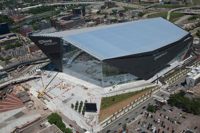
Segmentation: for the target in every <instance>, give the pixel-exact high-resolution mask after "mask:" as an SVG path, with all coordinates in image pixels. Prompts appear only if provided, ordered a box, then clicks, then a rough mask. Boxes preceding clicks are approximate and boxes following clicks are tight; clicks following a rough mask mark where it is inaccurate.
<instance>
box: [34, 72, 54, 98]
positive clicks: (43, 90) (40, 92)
mask: <svg viewBox="0 0 200 133" xmlns="http://www.w3.org/2000/svg"><path fill="white" fill-rule="evenodd" d="M57 75H58V72H57V73H56V74H55V75H54V76H53V78H52V79H51V80H50V81H49V83H48V84H47V85H46V87H44V82H43V78H42V76H41V80H42V85H43V89H42V90H41V91H38V96H37V97H38V98H42V97H43V96H44V94H45V91H46V89H47V88H48V86H49V85H50V84H51V82H52V81H53V80H54V79H55V77H56V76H57Z"/></svg>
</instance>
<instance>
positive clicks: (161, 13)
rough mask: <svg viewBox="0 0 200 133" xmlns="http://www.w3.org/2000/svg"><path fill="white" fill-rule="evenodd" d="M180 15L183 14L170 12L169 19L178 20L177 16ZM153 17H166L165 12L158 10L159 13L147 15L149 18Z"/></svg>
mask: <svg viewBox="0 0 200 133" xmlns="http://www.w3.org/2000/svg"><path fill="white" fill-rule="evenodd" d="M182 16H184V14H182V13H176V12H173V13H171V16H170V21H171V22H175V21H176V20H178V18H180V17H182ZM155 17H162V18H164V19H166V18H167V12H159V13H155V14H151V15H149V18H155Z"/></svg>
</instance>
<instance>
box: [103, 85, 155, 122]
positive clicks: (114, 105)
mask: <svg viewBox="0 0 200 133" xmlns="http://www.w3.org/2000/svg"><path fill="white" fill-rule="evenodd" d="M152 88H154V87H149V88H146V89H143V90H140V91H136V92H129V93H124V94H120V95H115V96H111V97H104V98H102V99H101V109H100V115H99V121H103V120H104V119H106V118H107V117H109V116H110V115H112V114H113V113H115V112H116V111H118V110H120V109H122V108H123V107H125V106H127V105H128V104H130V103H131V102H133V101H135V100H136V99H137V98H139V97H141V96H142V95H144V94H145V93H147V92H148V91H150V90H151V89H152Z"/></svg>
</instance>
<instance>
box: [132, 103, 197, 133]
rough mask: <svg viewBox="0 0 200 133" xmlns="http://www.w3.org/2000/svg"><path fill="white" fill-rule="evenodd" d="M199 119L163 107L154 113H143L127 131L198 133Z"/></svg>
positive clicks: (166, 106)
mask: <svg viewBox="0 0 200 133" xmlns="http://www.w3.org/2000/svg"><path fill="white" fill-rule="evenodd" d="M199 119H200V117H199V116H194V115H192V114H188V113H184V112H182V110H180V109H177V108H175V107H170V106H169V105H164V106H162V108H161V109H159V110H158V111H157V112H156V113H149V112H145V113H144V116H143V117H142V118H141V119H138V120H137V121H135V122H134V123H132V124H130V125H128V129H129V132H130V133H136V132H138V133H141V132H143V133H152V132H157V133H180V132H183V131H186V130H187V129H190V130H191V131H194V132H196V133H199V132H200V121H199Z"/></svg>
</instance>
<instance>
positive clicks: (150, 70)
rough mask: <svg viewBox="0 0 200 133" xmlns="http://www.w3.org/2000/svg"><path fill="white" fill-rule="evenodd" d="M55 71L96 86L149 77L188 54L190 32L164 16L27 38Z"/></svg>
mask: <svg viewBox="0 0 200 133" xmlns="http://www.w3.org/2000/svg"><path fill="white" fill-rule="evenodd" d="M30 38H31V40H32V41H33V42H35V44H36V45H37V46H38V47H39V48H40V49H41V50H42V51H43V52H44V53H45V54H46V55H47V56H48V57H49V58H50V59H51V61H52V63H53V64H54V65H55V68H56V70H58V71H61V72H67V73H70V74H71V75H74V76H78V77H82V78H84V79H88V80H89V79H90V80H92V81H94V82H95V83H97V84H99V85H101V86H103V87H104V86H110V85H114V84H121V83H127V82H133V81H138V80H141V79H143V80H148V79H150V78H152V77H154V76H155V75H156V74H157V73H159V72H160V71H162V70H163V69H166V68H168V67H170V66H171V64H173V63H175V62H180V61H181V60H183V59H185V58H186V56H187V55H188V51H189V49H190V47H191V44H192V36H191V35H190V33H188V32H187V31H184V30H183V29H181V28H179V27H178V26H176V25H174V24H172V23H171V22H169V21H167V20H165V19H163V18H152V19H144V20H138V21H132V22H126V23H119V24H112V25H106V26H105V25H104V26H97V27H90V28H83V29H75V30H68V31H61V32H55V33H49V34H42V35H33V36H31V37H30Z"/></svg>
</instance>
